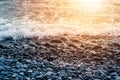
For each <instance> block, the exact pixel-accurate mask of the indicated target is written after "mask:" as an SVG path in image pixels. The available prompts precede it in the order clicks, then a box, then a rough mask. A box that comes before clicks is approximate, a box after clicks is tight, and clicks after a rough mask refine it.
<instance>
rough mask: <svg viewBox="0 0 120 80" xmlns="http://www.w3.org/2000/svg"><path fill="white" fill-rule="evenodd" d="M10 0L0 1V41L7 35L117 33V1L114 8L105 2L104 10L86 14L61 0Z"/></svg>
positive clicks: (118, 31) (115, 34) (10, 36)
mask: <svg viewBox="0 0 120 80" xmlns="http://www.w3.org/2000/svg"><path fill="white" fill-rule="evenodd" d="M13 1H14V0H10V1H8V0H6V1H1V2H0V6H2V7H0V41H1V40H5V39H7V38H13V39H15V40H16V39H22V38H33V37H39V38H43V37H45V36H50V35H51V36H55V35H60V34H64V33H67V34H71V35H73V34H79V35H82V34H89V35H111V36H119V35H120V28H119V15H118V13H119V12H117V10H119V8H118V7H117V8H116V7H115V6H118V5H117V4H115V6H114V8H113V5H111V4H110V5H111V6H110V7H106V6H105V9H103V10H104V13H103V11H102V12H91V13H90V14H89V15H88V12H84V11H81V10H82V9H80V8H79V9H78V8H76V7H75V5H73V4H71V2H69V3H68V2H67V1H66V2H65V1H63V0H61V1H59V2H58V1H56V0H51V1H49V0H43V1H41V0H35V1H31V0H29V1H28V0H27V1H22V0H21V1H22V2H21V1H16V2H13ZM70 1H71V0H70ZM72 3H73V2H72ZM114 3H115V1H114ZM5 4H7V5H5ZM106 8H107V9H106ZM111 9H112V10H111ZM115 9H117V10H115ZM1 11H2V12H1ZM105 11H106V12H105ZM108 13H109V14H108ZM98 14H99V15H98Z"/></svg>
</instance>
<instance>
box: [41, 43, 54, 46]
mask: <svg viewBox="0 0 120 80" xmlns="http://www.w3.org/2000/svg"><path fill="white" fill-rule="evenodd" d="M43 46H46V47H54V46H53V45H52V44H50V43H44V44H43Z"/></svg>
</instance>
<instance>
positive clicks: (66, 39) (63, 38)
mask: <svg viewBox="0 0 120 80" xmlns="http://www.w3.org/2000/svg"><path fill="white" fill-rule="evenodd" d="M60 39H61V40H63V41H64V42H66V41H68V38H67V37H65V36H63V37H60Z"/></svg>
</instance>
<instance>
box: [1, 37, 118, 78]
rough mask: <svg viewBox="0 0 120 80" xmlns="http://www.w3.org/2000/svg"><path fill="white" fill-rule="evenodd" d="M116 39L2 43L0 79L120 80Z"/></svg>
mask: <svg viewBox="0 0 120 80" xmlns="http://www.w3.org/2000/svg"><path fill="white" fill-rule="evenodd" d="M96 37H97V38H96ZM88 38H89V39H88ZM113 38H114V41H113ZM119 40H120V37H108V36H99V37H98V36H86V37H85V36H76V35H74V36H67V35H63V36H62V37H61V36H54V37H49V38H46V39H41V40H38V39H36V40H32V39H30V40H29V39H24V40H17V41H14V40H6V41H1V42H0V80H120V54H119V53H120V50H119V49H120V46H119V43H118V42H116V41H119ZM98 42H101V44H99V43H98Z"/></svg>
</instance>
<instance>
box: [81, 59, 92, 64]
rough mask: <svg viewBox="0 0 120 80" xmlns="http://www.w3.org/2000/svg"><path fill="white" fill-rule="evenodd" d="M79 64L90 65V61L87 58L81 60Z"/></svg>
mask: <svg viewBox="0 0 120 80" xmlns="http://www.w3.org/2000/svg"><path fill="white" fill-rule="evenodd" d="M81 62H84V63H91V61H90V60H89V59H88V58H84V59H82V60H81Z"/></svg>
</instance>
